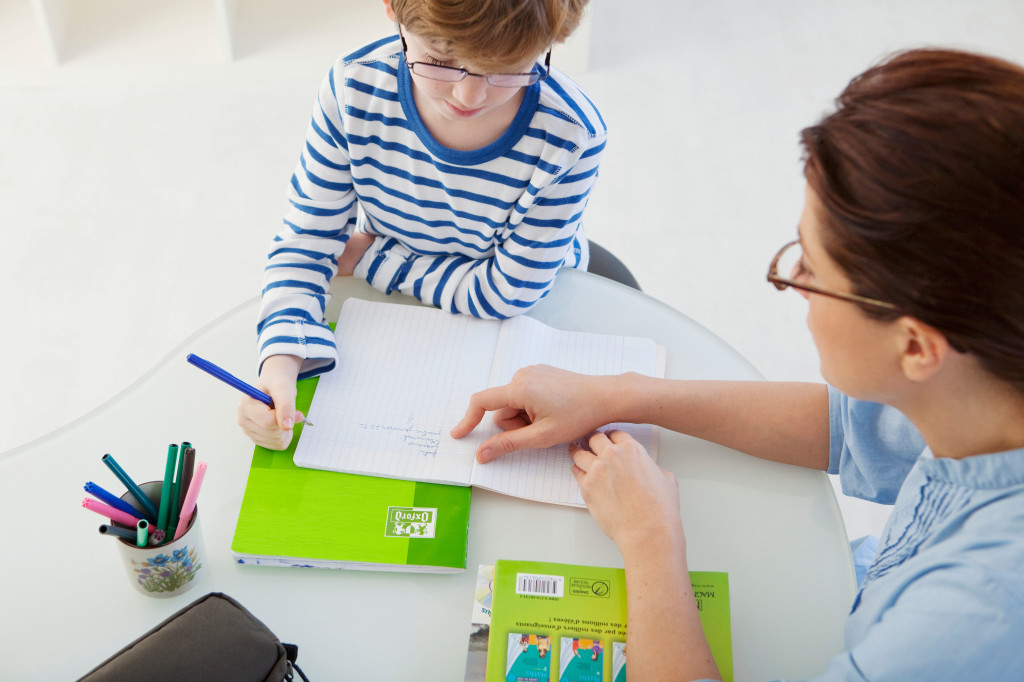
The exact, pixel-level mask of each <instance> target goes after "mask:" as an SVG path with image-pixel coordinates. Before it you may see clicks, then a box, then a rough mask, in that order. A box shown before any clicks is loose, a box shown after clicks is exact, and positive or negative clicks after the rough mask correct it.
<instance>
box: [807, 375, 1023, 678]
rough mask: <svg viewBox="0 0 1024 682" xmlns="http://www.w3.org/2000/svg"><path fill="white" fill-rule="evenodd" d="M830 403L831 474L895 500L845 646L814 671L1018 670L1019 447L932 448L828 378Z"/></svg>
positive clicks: (1003, 673) (959, 673) (972, 673)
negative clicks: (937, 451)
mask: <svg viewBox="0 0 1024 682" xmlns="http://www.w3.org/2000/svg"><path fill="white" fill-rule="evenodd" d="M829 412H830V420H831V447H830V454H829V473H833V474H834V473H838V474H839V476H840V481H841V483H842V488H843V492H845V493H846V494H848V495H853V496H856V497H862V498H864V499H868V500H874V501H876V502H884V503H893V502H895V504H894V507H893V510H892V513H891V515H890V517H889V522H888V523H887V524H886V527H885V530H884V531H883V533H882V538H881V543H880V545H879V551H878V557H877V558H876V559H875V563H874V564H873V565H872V566H871V568H870V569H869V570H868V573H867V576H866V577H865V579H864V585H863V586H862V588H861V590H860V593H859V594H858V595H857V597H856V599H855V600H854V603H853V608H852V609H851V612H850V616H849V619H848V620H847V622H846V632H845V635H846V647H847V650H846V651H845V652H844V653H842V654H840V655H839V656H836V657H835V658H833V659H832V660H831V661H830V663H829V665H828V667H827V669H826V670H825V672H824V673H823V674H822V675H820V676H819V677H816V678H814V679H815V680H817V681H820V682H826V681H828V682H832V681H835V680H871V681H872V682H883V681H889V680H892V681H894V682H895V681H899V682H905V681H907V680H929V681H930V682H931V681H934V680H986V681H988V680H1021V679H1024V449H1019V450H1011V451H1008V452H1000V453H994V454H990V455H979V456H975V457H968V458H965V459H963V460H954V459H949V458H938V459H936V458H934V457H933V456H932V455H931V452H930V451H929V450H928V449H927V448H926V447H925V446H924V442H923V440H922V438H921V436H920V434H919V433H918V432H917V431H916V429H914V427H913V425H911V423H910V422H909V421H908V420H907V419H906V417H904V416H903V415H902V414H901V413H900V412H898V411H897V410H895V409H893V408H891V407H886V406H882V405H878V404H876V403H868V402H863V401H858V400H854V399H852V398H849V397H847V396H845V395H843V394H841V393H839V392H838V391H836V390H835V389H833V388H831V387H830V388H829ZM964 428H969V425H965V426H964Z"/></svg>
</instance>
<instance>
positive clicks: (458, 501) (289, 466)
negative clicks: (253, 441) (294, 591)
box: [231, 377, 470, 573]
mask: <svg viewBox="0 0 1024 682" xmlns="http://www.w3.org/2000/svg"><path fill="white" fill-rule="evenodd" d="M318 380H319V378H318V377H316V378H312V379H306V380H304V381H300V382H299V383H298V395H297V397H296V406H297V407H298V409H300V410H302V411H303V413H306V412H307V410H308V408H309V403H310V401H311V400H312V398H313V394H314V391H315V389H316V385H317V382H318ZM314 423H315V422H314ZM303 428H304V427H302V426H297V427H296V434H295V437H294V438H293V439H292V444H291V446H290V447H289V448H288V449H287V450H281V451H274V450H267V449H265V448H262V447H259V446H257V447H256V449H255V452H254V453H253V458H252V466H251V467H250V469H249V479H248V481H247V483H246V486H245V495H244V497H243V499H242V506H241V510H240V511H239V514H238V523H237V525H236V526H235V535H234V539H233V540H232V543H231V551H232V554H233V555H234V557H235V560H236V561H237V562H238V563H240V564H252V565H260V566H300V567H310V568H343V569H356V570H375V571H416V572H430V573H451V572H457V571H461V570H464V569H465V567H466V549H467V542H468V535H469V504H470V489H469V488H463V487H459V486H451V485H441V484H435V483H418V482H414V481H403V480H397V479H391V478H374V477H371V476H359V475H355V474H342V473H336V472H330V471H321V470H319V469H303V468H300V467H297V466H295V464H294V462H293V461H292V456H293V454H294V452H295V447H296V443H297V442H298V441H299V440H301V438H302V430H303ZM314 428H319V427H318V426H315V427H311V430H312V429H314Z"/></svg>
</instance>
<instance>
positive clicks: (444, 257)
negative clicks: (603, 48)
mask: <svg viewBox="0 0 1024 682" xmlns="http://www.w3.org/2000/svg"><path fill="white" fill-rule="evenodd" d="M604 145H605V133H604V131H603V130H601V131H600V132H595V133H594V134H593V135H592V136H590V138H589V145H588V146H586V147H584V148H581V149H580V150H579V151H578V153H577V155H576V156H575V163H573V164H572V165H570V166H569V167H568V168H566V169H563V170H562V172H560V173H559V174H558V175H557V176H556V177H555V179H554V180H553V181H552V182H550V183H548V184H546V185H545V186H542V187H537V186H535V185H533V184H532V183H531V185H530V186H529V187H528V188H527V191H526V192H525V193H524V196H523V198H522V199H521V200H520V201H519V202H517V204H516V205H515V206H514V207H513V210H512V214H511V218H510V220H509V224H508V226H507V227H506V228H505V230H504V234H503V235H502V239H501V240H500V242H499V243H497V244H496V245H495V247H494V249H493V254H492V255H490V256H489V257H484V258H471V257H468V256H466V255H461V254H454V255H453V254H451V253H450V252H448V253H436V254H423V253H414V252H413V251H412V250H411V249H409V248H408V247H407V246H405V245H404V244H402V243H401V242H399V241H398V240H397V239H395V238H392V237H387V238H378V239H377V240H375V242H374V245H373V247H371V249H370V250H368V252H367V254H366V255H365V256H364V257H363V259H362V260H361V261H360V264H359V267H358V268H357V270H356V273H355V274H356V275H359V276H363V277H365V278H366V279H367V281H368V282H370V284H371V285H372V286H374V288H376V289H379V290H381V291H384V292H387V293H390V292H391V291H399V292H401V293H403V294H407V295H410V296H414V297H416V298H418V299H419V300H421V301H423V302H424V303H427V304H430V305H433V306H436V307H438V308H441V309H442V310H447V311H448V312H451V313H464V314H469V315H473V316H475V317H481V318H487V319H504V318H507V317H512V316H514V315H519V314H521V313H524V312H526V311H527V310H529V309H530V308H531V307H532V306H533V305H534V304H536V303H537V302H538V301H539V300H540V299H542V298H543V297H544V296H545V295H546V294H547V292H548V291H549V290H550V289H551V286H552V285H553V284H554V281H555V276H556V275H557V273H558V270H559V269H560V268H562V267H585V266H586V258H587V253H588V251H587V246H586V243H585V238H584V237H583V230H582V227H581V226H582V217H583V211H584V209H585V207H586V205H587V200H588V198H589V195H590V191H591V189H592V188H593V186H594V183H595V181H596V179H597V174H598V165H599V163H600V159H601V155H602V152H603V151H604Z"/></svg>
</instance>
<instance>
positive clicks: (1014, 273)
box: [801, 49, 1024, 392]
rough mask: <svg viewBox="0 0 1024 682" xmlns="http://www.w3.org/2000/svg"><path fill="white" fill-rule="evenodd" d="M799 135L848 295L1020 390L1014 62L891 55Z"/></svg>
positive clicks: (1023, 340)
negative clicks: (869, 301) (936, 333)
mask: <svg viewBox="0 0 1024 682" xmlns="http://www.w3.org/2000/svg"><path fill="white" fill-rule="evenodd" d="M836 106H837V109H836V111H835V112H834V113H832V114H830V115H829V116H826V117H825V118H824V119H823V120H822V121H821V122H820V123H819V124H818V125H815V126H812V127H809V128H806V129H805V130H803V131H802V133H801V138H802V142H803V146H804V149H805V167H804V174H805V176H806V178H807V181H808V183H809V185H810V186H811V188H812V189H813V190H814V191H815V193H816V194H817V195H818V197H820V199H821V201H822V203H823V205H824V207H825V212H826V214H827V215H826V218H825V221H826V228H827V229H826V230H825V231H824V234H825V239H824V246H825V248H826V250H827V251H828V253H829V255H830V256H831V257H832V258H833V259H834V260H835V261H836V262H837V263H838V264H839V266H840V267H841V268H842V269H843V270H844V271H845V273H846V274H847V276H848V277H849V278H850V280H851V281H852V282H853V283H854V286H855V288H856V293H858V294H860V295H862V296H867V297H870V298H876V299H880V300H883V301H888V302H890V303H893V304H894V305H895V306H896V308H897V309H898V312H896V313H891V312H885V311H881V310H879V309H869V308H864V310H865V312H866V313H868V314H871V315H872V316H874V317H879V318H883V319H884V318H894V317H896V316H899V315H900V314H906V315H910V316H912V317H915V318H917V319H919V320H921V321H922V322H925V323H926V324H929V325H931V326H933V327H935V328H936V329H938V330H940V331H941V332H943V334H945V336H946V337H947V339H948V340H949V342H950V344H951V345H952V346H953V347H954V348H955V349H957V350H958V351H961V352H969V353H972V354H973V355H974V356H975V357H977V358H978V360H979V361H980V362H981V363H982V365H983V366H984V367H985V368H986V369H987V370H988V371H989V372H991V373H992V374H994V375H996V376H998V377H1000V378H1002V379H1004V380H1006V381H1009V382H1010V383H1012V384H1014V385H1015V386H1016V387H1017V389H1018V390H1020V391H1021V392H1024V69H1022V68H1021V67H1019V66H1017V65H1015V64H1012V63H1010V62H1007V61H1003V60H1001V59H996V58H993V57H986V56H982V55H977V54H971V53H967V52H960V51H955V50H938V49H927V50H911V51H907V52H902V53H899V54H896V55H894V56H892V57H890V58H888V59H886V60H884V61H883V62H881V63H880V64H878V65H876V66H874V67H872V68H870V69H868V70H867V71H865V72H864V73H862V74H861V75H859V76H857V77H856V78H854V79H853V80H852V81H850V83H849V85H848V86H847V87H846V89H845V90H843V92H842V94H840V95H839V97H838V99H837V100H836Z"/></svg>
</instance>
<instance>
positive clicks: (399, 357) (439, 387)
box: [295, 299, 664, 507]
mask: <svg viewBox="0 0 1024 682" xmlns="http://www.w3.org/2000/svg"><path fill="white" fill-rule="evenodd" d="M335 338H336V341H337V346H338V356H339V358H338V366H337V367H336V368H335V369H334V370H332V371H331V372H329V373H328V374H326V375H324V376H323V377H322V378H321V380H320V387H319V388H318V389H317V393H316V395H315V397H314V398H313V403H312V405H311V406H310V409H309V415H308V416H309V418H310V419H312V420H313V422H314V423H315V424H316V428H315V429H310V430H308V431H307V432H306V433H305V434H304V437H303V438H302V440H301V441H300V442H299V445H298V447H297V448H296V450H295V464H296V465H298V466H300V467H310V468H315V469H325V470H329V471H344V472H347V473H358V474H365V475H372V476H386V477H393V478H401V479H407V480H415V481H430V482H439V483H449V484H453V485H462V486H469V485H475V486H479V487H482V488H487V489H489V490H494V491H497V492H500V493H505V494H507V495H514V496H517V497H522V498H527V499H531V500H539V501H543V502H551V503H555V504H564V505H573V506H578V507H582V506H585V505H584V504H583V498H582V497H581V496H580V492H579V486H578V485H577V483H576V479H575V478H574V477H573V475H572V471H571V468H572V462H571V458H570V456H569V450H568V446H567V445H559V446H555V447H553V448H545V449H538V450H526V451H522V452H517V453H513V454H511V455H506V456H505V457H501V458H499V459H498V460H495V461H493V462H490V463H488V464H478V463H477V462H476V458H475V451H476V449H477V447H478V446H479V444H480V443H482V442H483V441H484V440H485V439H486V438H488V437H490V436H491V435H493V434H494V433H497V432H498V427H497V426H496V425H494V424H493V422H492V420H491V419H490V418H489V417H485V418H484V421H483V422H482V423H481V424H480V426H478V427H477V428H476V429H475V430H474V431H473V433H471V434H470V435H468V436H466V437H465V438H462V439H459V440H456V439H454V438H452V437H451V436H449V435H448V432H449V431H450V430H451V428H452V427H454V426H455V425H456V424H457V423H458V422H459V421H460V420H461V419H462V417H463V415H464V414H465V412H466V409H467V408H468V407H469V400H470V397H471V396H472V394H473V393H475V392H477V391H481V390H483V389H484V388H487V387H488V386H499V385H502V384H505V383H507V382H509V381H510V380H511V379H512V375H513V374H514V373H515V372H516V370H518V369H520V368H522V367H525V366H527V365H533V364H542V363H543V364H549V365H554V366H556V367H561V368H563V369H567V370H572V371H575V372H582V373H587V374H620V373H622V372H630V371H633V372H640V373H643V374H648V375H652V376H662V375H664V353H663V352H661V351H659V347H658V346H657V345H656V344H655V342H654V341H653V340H651V339H642V338H636V337H627V336H615V335H610V334H592V333H584V332H569V331H562V330H558V329H555V328H553V327H550V326H548V325H546V324H544V323H542V322H540V321H538V320H535V319H533V318H530V317H526V316H522V315H520V316H518V317H513V318H509V319H506V320H481V319H477V318H474V317H470V316H468V315H452V314H449V313H446V312H444V311H441V310H438V309H435V308H426V307H419V306H408V305H400V304H393V303H377V302H370V301H364V300H361V299H349V300H347V301H345V303H344V305H343V306H342V310H341V315H340V317H339V319H338V324H337V328H336V330H335ZM609 426H610V427H611V428H617V429H620V430H623V431H626V432H627V433H630V434H631V435H633V436H634V437H635V438H636V439H637V440H638V441H640V443H641V444H642V445H644V447H645V448H647V450H648V452H650V453H651V456H652V457H656V456H657V438H656V427H654V426H651V425H647V424H640V425H637V424H613V425H609Z"/></svg>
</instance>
